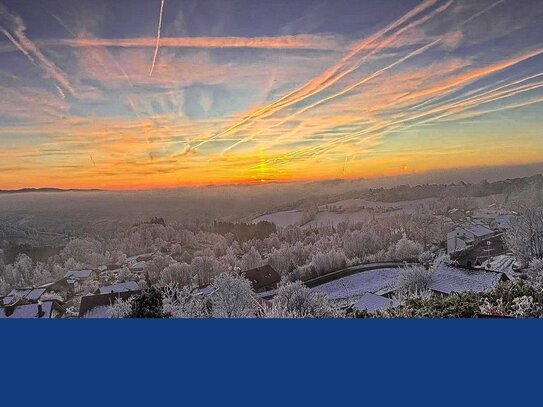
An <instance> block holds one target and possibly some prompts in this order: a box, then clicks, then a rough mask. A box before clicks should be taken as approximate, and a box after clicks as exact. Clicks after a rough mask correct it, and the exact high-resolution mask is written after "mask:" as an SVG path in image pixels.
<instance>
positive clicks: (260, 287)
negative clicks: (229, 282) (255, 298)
mask: <svg viewBox="0 0 543 407" xmlns="http://www.w3.org/2000/svg"><path fill="white" fill-rule="evenodd" d="M241 274H242V275H243V276H244V277H245V278H246V279H247V280H249V281H250V282H251V285H252V286H253V289H254V290H255V292H261V291H268V290H273V289H275V288H277V284H278V283H279V281H281V276H280V275H279V273H278V272H277V271H275V269H274V268H273V267H272V266H270V265H269V264H266V265H265V266H261V267H256V268H254V269H250V270H245V271H243V272H242V273H241Z"/></svg>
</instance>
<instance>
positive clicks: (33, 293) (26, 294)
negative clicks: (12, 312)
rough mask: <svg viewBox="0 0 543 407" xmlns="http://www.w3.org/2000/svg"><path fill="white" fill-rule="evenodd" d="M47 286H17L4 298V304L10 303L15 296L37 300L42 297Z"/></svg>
mask: <svg viewBox="0 0 543 407" xmlns="http://www.w3.org/2000/svg"><path fill="white" fill-rule="evenodd" d="M45 291H47V288H16V289H14V290H11V292H10V293H9V294H8V295H6V296H5V297H4V299H3V304H4V305H9V304H11V302H12V301H13V300H14V299H15V298H24V299H25V300H27V301H31V302H35V301H38V300H39V299H40V297H41V296H42V295H43V293H44V292H45Z"/></svg>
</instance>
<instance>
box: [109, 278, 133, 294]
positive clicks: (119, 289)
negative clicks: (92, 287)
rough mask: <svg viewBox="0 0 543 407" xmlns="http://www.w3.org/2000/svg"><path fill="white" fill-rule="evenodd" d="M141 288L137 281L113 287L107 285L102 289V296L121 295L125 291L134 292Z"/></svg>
mask: <svg viewBox="0 0 543 407" xmlns="http://www.w3.org/2000/svg"><path fill="white" fill-rule="evenodd" d="M139 289H140V286H139V285H138V283H136V282H135V281H127V282H125V283H119V284H113V285H106V286H104V287H100V294H107V293H120V292H123V291H134V290H139Z"/></svg>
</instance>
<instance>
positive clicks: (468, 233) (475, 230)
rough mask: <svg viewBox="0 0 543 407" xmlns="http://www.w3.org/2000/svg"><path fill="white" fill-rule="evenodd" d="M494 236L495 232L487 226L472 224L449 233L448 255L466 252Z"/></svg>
mask: <svg viewBox="0 0 543 407" xmlns="http://www.w3.org/2000/svg"><path fill="white" fill-rule="evenodd" d="M493 235H494V231H492V230H491V229H489V228H488V227H486V226H483V225H480V224H477V223H472V224H468V225H464V226H462V227H458V228H456V229H455V230H453V231H452V232H449V233H447V253H448V254H451V253H454V252H456V251H460V250H464V249H466V248H467V247H470V246H473V245H474V244H476V243H479V242H481V241H483V240H485V239H488V238H490V237H492V236H493Z"/></svg>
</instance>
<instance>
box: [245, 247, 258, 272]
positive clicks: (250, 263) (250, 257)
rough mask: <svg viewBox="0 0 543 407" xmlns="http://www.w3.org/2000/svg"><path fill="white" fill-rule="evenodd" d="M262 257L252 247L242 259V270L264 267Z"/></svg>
mask: <svg viewBox="0 0 543 407" xmlns="http://www.w3.org/2000/svg"><path fill="white" fill-rule="evenodd" d="M262 264H263V261H262V256H261V255H260V253H259V252H258V250H257V249H256V248H255V247H254V246H252V247H251V249H250V250H249V251H248V252H247V253H245V254H244V255H243V257H242V258H241V270H242V271H245V270H250V269H254V268H256V267H260V266H262Z"/></svg>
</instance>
